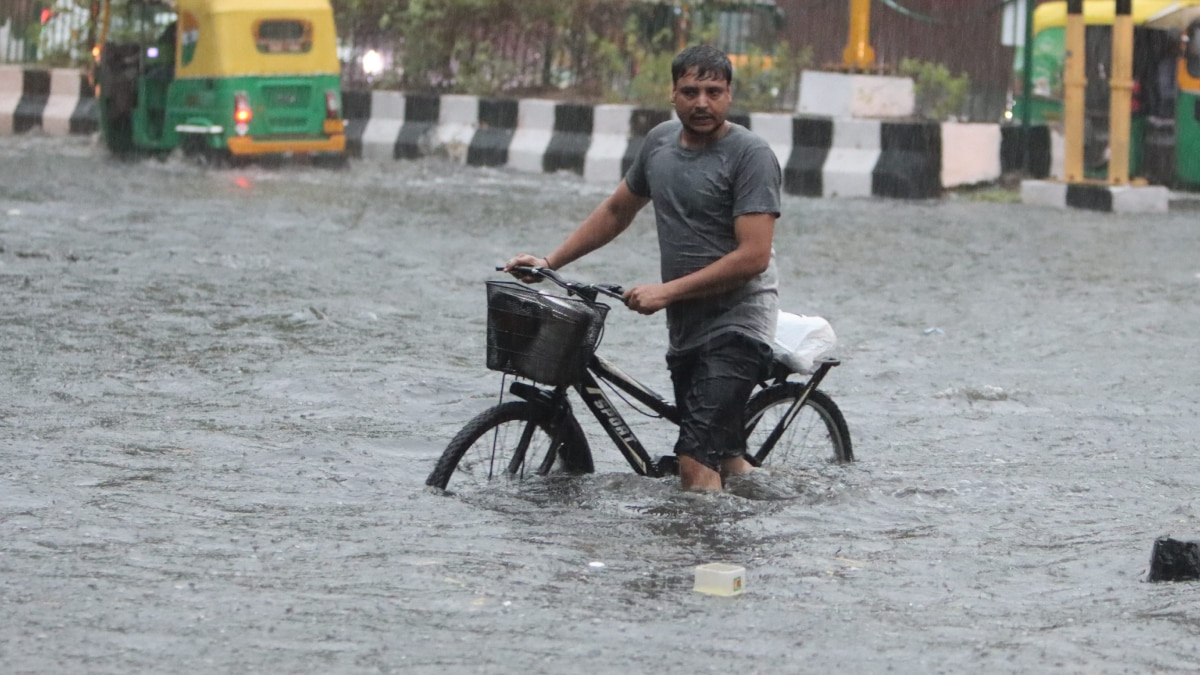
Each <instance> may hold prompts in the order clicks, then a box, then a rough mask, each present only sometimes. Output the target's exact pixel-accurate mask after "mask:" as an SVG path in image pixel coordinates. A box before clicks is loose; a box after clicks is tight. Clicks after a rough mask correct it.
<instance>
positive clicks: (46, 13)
mask: <svg viewBox="0 0 1200 675" xmlns="http://www.w3.org/2000/svg"><path fill="white" fill-rule="evenodd" d="M52 18H54V10H52V9H43V10H42V25H45V24H46V22H47V21H49V20H50V19H52Z"/></svg>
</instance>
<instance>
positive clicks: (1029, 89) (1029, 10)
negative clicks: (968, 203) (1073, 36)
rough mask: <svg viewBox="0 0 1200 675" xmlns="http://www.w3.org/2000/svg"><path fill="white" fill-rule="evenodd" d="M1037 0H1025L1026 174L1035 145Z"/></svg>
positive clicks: (1023, 112)
mask: <svg viewBox="0 0 1200 675" xmlns="http://www.w3.org/2000/svg"><path fill="white" fill-rule="evenodd" d="M1036 4H1037V0H1025V51H1024V53H1023V54H1022V60H1023V61H1024V63H1023V64H1022V66H1021V68H1022V70H1023V72H1022V73H1021V93H1022V95H1023V96H1024V97H1025V105H1023V106H1021V140H1022V141H1023V142H1024V150H1025V152H1024V156H1023V160H1024V161H1023V162H1022V164H1023V168H1024V170H1025V175H1026V176H1028V175H1029V173H1030V157H1031V155H1032V154H1033V153H1032V150H1031V146H1032V145H1033V141H1032V138H1031V137H1032V135H1033V134H1032V133H1031V131H1032V130H1031V129H1030V128H1029V127H1030V119H1031V117H1032V115H1033V113H1032V108H1033V8H1034V6H1035V5H1036Z"/></svg>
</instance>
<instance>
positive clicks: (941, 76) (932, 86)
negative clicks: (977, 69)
mask: <svg viewBox="0 0 1200 675" xmlns="http://www.w3.org/2000/svg"><path fill="white" fill-rule="evenodd" d="M899 72H900V74H901V75H906V76H908V77H911V78H912V79H913V95H914V97H915V98H916V101H915V106H916V110H917V114H918V115H921V116H922V117H927V118H929V119H934V120H939V121H941V120H947V119H949V118H950V117H951V116H952V115H955V114H957V113H959V112H960V111H961V110H962V108H963V104H964V103H965V102H966V100H967V92H968V91H970V88H971V78H970V76H969V75H967V74H966V73H963V74H961V75H959V76H958V77H955V76H954V75H953V74H952V73H951V72H950V69H949V68H947V67H946V66H944V65H942V64H940V63H932V62H929V61H920V60H918V59H903V60H902V61H900V68H899Z"/></svg>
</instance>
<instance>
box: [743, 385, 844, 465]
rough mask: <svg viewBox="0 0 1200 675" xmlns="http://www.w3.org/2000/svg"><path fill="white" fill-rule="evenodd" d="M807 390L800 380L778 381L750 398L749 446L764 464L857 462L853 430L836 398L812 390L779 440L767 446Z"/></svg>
mask: <svg viewBox="0 0 1200 675" xmlns="http://www.w3.org/2000/svg"><path fill="white" fill-rule="evenodd" d="M803 392H804V385H803V384H801V383H799V382H785V383H783V384H777V385H773V386H770V387H767V388H766V389H763V390H762V391H760V392H758V393H757V394H755V395H754V396H752V397H750V401H749V403H747V404H746V449H747V452H749V453H750V455H751V456H752V457H754V459H755V461H757V462H758V463H759V464H762V465H771V464H774V465H778V466H781V465H790V466H799V465H804V464H812V463H814V462H829V463H842V462H852V461H854V451H853V450H852V449H851V447H850V430H849V429H848V428H847V427H846V419H845V418H844V417H842V411H841V410H838V407H837V405H835V404H834V402H833V399H831V398H829V396H828V395H827V394H825V393H824V392H822V391H819V390H816V389H814V390H812V391H811V392H809V394H808V398H807V399H805V401H804V404H803V405H801V406H800V410H799V411H797V413H796V416H795V418H794V419H793V420H792V421H791V423H790V424H789V425H788V426H787V428H786V429H784V431H783V434H782V435H781V436H780V437H779V439H778V441H777V442H776V443H775V444H774V445H773V446H771V447H765V446H764V443H766V441H767V440H768V438H769V437H770V435H771V432H772V431H773V430H774V429H775V427H776V426H777V425H778V424H779V421H780V420H781V419H783V418H784V417H785V416H787V414H788V411H789V410H790V409H791V407H792V404H793V403H794V402H795V401H796V400H797V399H798V398H800V395H801V394H802V393H803Z"/></svg>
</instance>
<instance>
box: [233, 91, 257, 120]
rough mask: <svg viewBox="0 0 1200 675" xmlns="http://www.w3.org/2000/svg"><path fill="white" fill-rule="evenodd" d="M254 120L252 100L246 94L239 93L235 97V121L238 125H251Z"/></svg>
mask: <svg viewBox="0 0 1200 675" xmlns="http://www.w3.org/2000/svg"><path fill="white" fill-rule="evenodd" d="M252 119H254V111H253V110H252V109H251V108H250V99H249V97H247V96H246V94H245V92H241V91H239V92H238V93H236V94H234V95H233V121H234V122H237V123H238V124H249V123H250V120H252Z"/></svg>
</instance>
